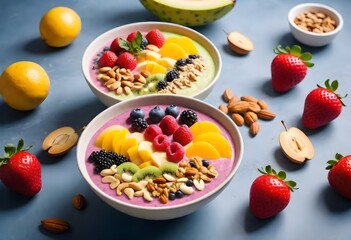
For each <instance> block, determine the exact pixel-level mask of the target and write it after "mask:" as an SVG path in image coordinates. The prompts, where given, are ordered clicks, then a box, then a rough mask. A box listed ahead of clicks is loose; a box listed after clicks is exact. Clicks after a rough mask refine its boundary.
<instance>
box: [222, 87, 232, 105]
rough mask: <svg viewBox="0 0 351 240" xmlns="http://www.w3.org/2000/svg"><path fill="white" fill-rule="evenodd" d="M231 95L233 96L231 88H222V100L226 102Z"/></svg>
mask: <svg viewBox="0 0 351 240" xmlns="http://www.w3.org/2000/svg"><path fill="white" fill-rule="evenodd" d="M232 97H233V92H232V90H231V89H229V88H227V89H226V90H224V93H223V99H224V101H226V102H228V101H229V100H230V99H231V98H232Z"/></svg>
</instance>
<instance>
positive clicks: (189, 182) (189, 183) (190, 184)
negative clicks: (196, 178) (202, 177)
mask: <svg viewBox="0 0 351 240" xmlns="http://www.w3.org/2000/svg"><path fill="white" fill-rule="evenodd" d="M185 184H186V185H187V186H188V187H192V186H193V185H194V182H193V180H191V179H189V180H188V181H186V183H185Z"/></svg>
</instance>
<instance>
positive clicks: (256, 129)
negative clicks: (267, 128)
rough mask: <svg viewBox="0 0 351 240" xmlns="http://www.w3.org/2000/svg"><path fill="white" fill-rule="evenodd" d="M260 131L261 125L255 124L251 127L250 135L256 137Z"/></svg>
mask: <svg viewBox="0 0 351 240" xmlns="http://www.w3.org/2000/svg"><path fill="white" fill-rule="evenodd" d="M259 130H260V125H258V122H257V121H256V122H253V123H252V124H251V125H250V134H251V135H252V136H255V135H256V134H257V133H258V131H259Z"/></svg>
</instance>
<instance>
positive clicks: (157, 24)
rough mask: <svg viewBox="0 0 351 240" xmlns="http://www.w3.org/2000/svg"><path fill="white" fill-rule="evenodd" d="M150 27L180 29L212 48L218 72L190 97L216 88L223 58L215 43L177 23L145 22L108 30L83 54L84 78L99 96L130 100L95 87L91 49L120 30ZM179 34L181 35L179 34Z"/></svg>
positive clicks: (92, 42)
mask: <svg viewBox="0 0 351 240" xmlns="http://www.w3.org/2000/svg"><path fill="white" fill-rule="evenodd" d="M148 26H152V28H158V27H161V28H166V27H169V28H171V29H179V31H180V32H187V33H189V34H192V35H194V36H195V37H196V41H197V42H198V43H199V44H200V45H203V43H206V44H207V45H208V46H210V47H211V49H210V50H209V49H207V48H206V50H207V51H208V52H209V53H211V52H213V56H212V55H211V54H210V55H211V58H212V59H213V62H214V64H215V66H216V67H217V71H215V75H214V77H213V80H212V81H211V82H210V83H209V84H208V85H207V86H206V87H205V88H203V89H202V90H201V91H199V92H196V93H195V94H192V95H189V96H192V97H195V98H197V97H199V96H202V95H203V94H205V93H206V91H208V90H209V89H211V88H212V87H213V86H214V84H215V83H216V81H217V79H218V78H219V76H220V73H221V71H222V58H221V55H220V52H219V50H218V49H217V47H216V46H215V45H214V43H213V42H212V41H211V40H210V39H208V38H207V37H206V36H205V35H203V34H202V33H200V32H198V31H196V30H194V29H192V28H190V27H187V26H183V25H179V24H176V23H169V22H161V21H144V22H134V23H129V24H125V25H121V26H118V27H115V28H112V29H110V30H107V31H105V32H103V33H101V34H100V35H98V36H97V37H96V38H94V39H93V40H92V41H91V42H90V43H89V45H88V46H87V48H86V49H85V50H84V53H83V56H82V62H81V69H82V72H83V76H84V78H85V80H86V82H87V83H88V85H89V87H90V88H93V89H94V90H96V91H97V92H98V93H99V94H101V95H103V96H104V97H106V98H108V99H114V100H115V101H116V103H118V102H122V101H126V100H129V99H120V98H118V96H117V95H116V96H113V95H111V94H109V92H104V91H101V90H100V89H99V88H98V87H97V86H95V84H94V83H93V82H92V79H91V77H90V73H89V71H90V64H89V61H90V60H91V59H88V58H89V56H90V54H89V53H90V51H91V48H92V47H93V46H94V44H95V43H96V42H99V41H102V39H104V38H105V37H106V36H108V35H109V34H112V33H113V32H116V31H120V30H123V29H126V28H135V29H138V28H141V27H148ZM178 34H181V33H178ZM199 39H201V42H203V43H200V42H199ZM101 47H102V46H101ZM203 47H204V46H203ZM96 51H97V49H95V51H94V52H96ZM94 94H95V93H94ZM139 97H141V96H137V98H139Z"/></svg>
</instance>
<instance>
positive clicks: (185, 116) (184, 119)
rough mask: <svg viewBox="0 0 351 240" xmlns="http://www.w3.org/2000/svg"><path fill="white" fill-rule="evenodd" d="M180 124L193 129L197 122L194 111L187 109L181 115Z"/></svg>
mask: <svg viewBox="0 0 351 240" xmlns="http://www.w3.org/2000/svg"><path fill="white" fill-rule="evenodd" d="M180 122H181V123H182V124H186V125H188V127H191V126H192V125H193V124H194V123H196V122H197V114H196V112H194V111H193V110H190V109H187V110H184V111H183V112H182V113H181V114H180Z"/></svg>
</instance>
